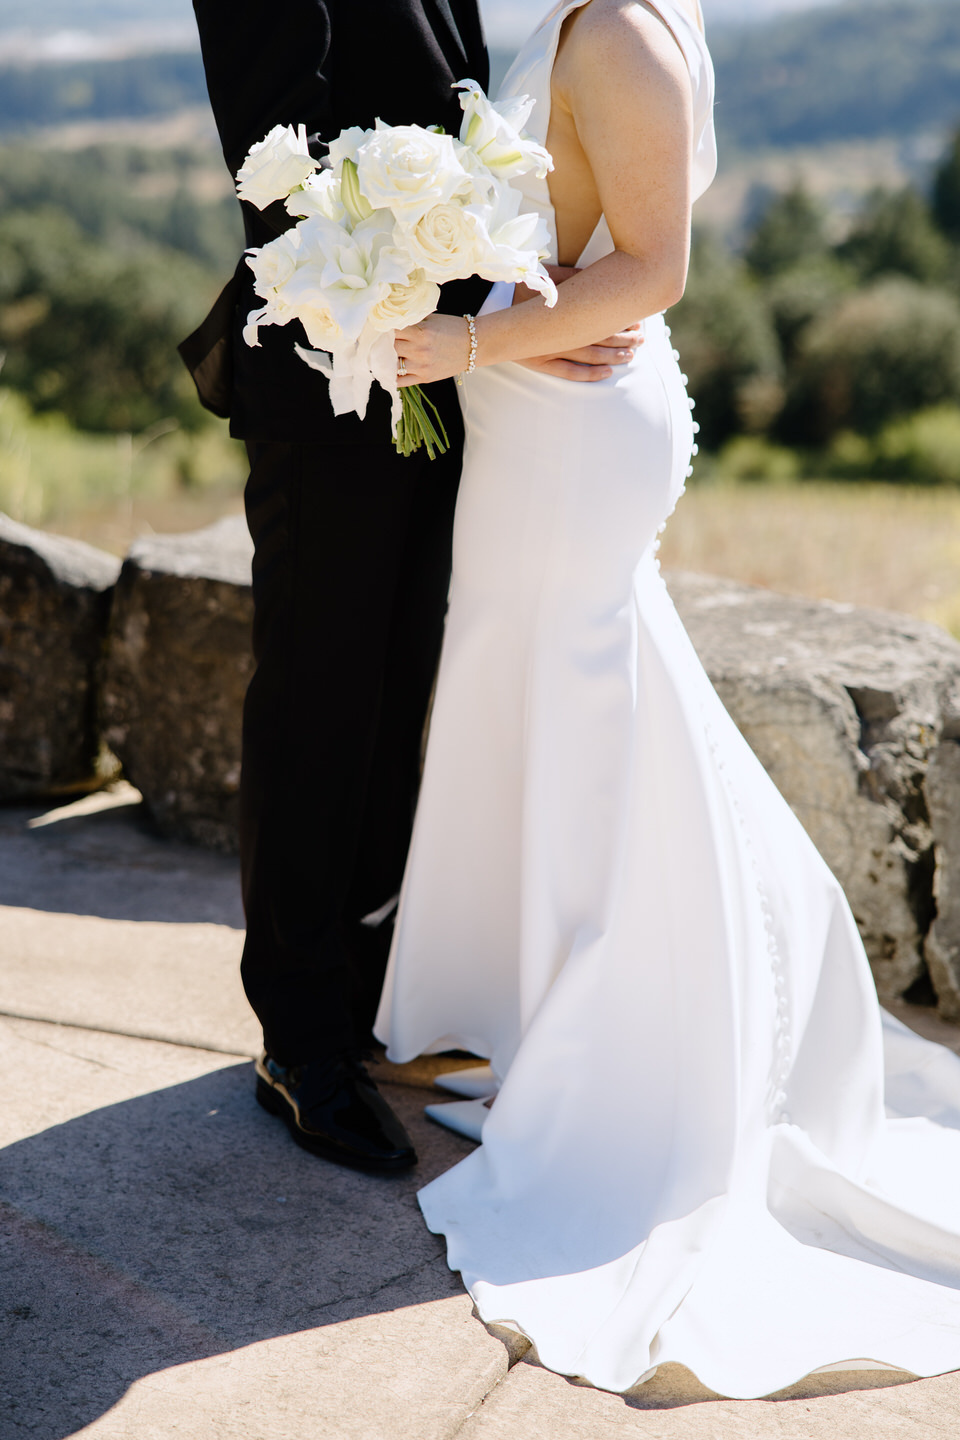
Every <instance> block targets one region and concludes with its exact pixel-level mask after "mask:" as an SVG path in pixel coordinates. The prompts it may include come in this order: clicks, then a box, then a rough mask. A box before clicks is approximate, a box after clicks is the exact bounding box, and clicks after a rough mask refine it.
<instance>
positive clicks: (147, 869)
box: [0, 802, 244, 930]
mask: <svg viewBox="0 0 960 1440" xmlns="http://www.w3.org/2000/svg"><path fill="white" fill-rule="evenodd" d="M54 803H56V802H51V803H48V804H46V805H43V804H37V805H33V806H25V805H3V806H0V905H14V906H24V907H26V908H27V909H32V910H47V911H55V912H60V913H67V914H72V915H97V916H100V917H101V918H102V919H104V920H161V921H167V922H172V923H174V924H184V923H204V922H206V923H208V924H214V925H229V926H231V927H233V928H234V929H237V930H242V929H243V923H244V922H243V909H242V906H241V903H240V873H239V863H238V861H237V860H235V859H233V858H232V857H230V856H226V855H214V854H211V853H210V852H209V851H205V850H201V849H199V848H198V847H197V846H195V845H187V844H183V843H181V842H179V841H176V840H167V839H164V838H162V837H161V836H160V835H158V833H157V831H156V829H155V828H154V826H153V824H152V822H151V821H150V819H149V817H148V816H147V813H146V809H145V807H144V805H143V804H142V803H141V804H131V805H124V806H122V807H119V808H116V809H107V810H101V811H98V812H97V813H95V814H90V815H75V816H69V817H67V818H64V819H59V820H56V822H55V823H51V824H45V825H43V826H41V827H39V828H32V827H31V825H30V822H31V821H36V820H38V819H40V818H42V817H43V816H44V815H45V814H48V813H49V812H50V810H51V804H54Z"/></svg>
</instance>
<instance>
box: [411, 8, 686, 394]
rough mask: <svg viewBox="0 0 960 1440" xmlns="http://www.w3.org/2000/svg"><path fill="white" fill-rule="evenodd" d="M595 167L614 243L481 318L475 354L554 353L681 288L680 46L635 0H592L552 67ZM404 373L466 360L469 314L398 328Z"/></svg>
mask: <svg viewBox="0 0 960 1440" xmlns="http://www.w3.org/2000/svg"><path fill="white" fill-rule="evenodd" d="M554 83H555V88H556V90H558V91H559V92H560V97H561V99H562V102H563V103H564V104H565V105H566V106H567V108H568V109H569V112H570V115H571V117H572V119H573V122H574V124H575V126H576V131H577V135H578V137H579V141H580V144H581V146H582V148H583V152H584V155H585V156H586V159H587V161H588V163H589V165H590V168H591V170H592V172H593V176H594V180H595V183H596V188H597V194H598V197H599V200H600V205H601V208H602V211H603V213H604V215H605V216H606V219H607V223H608V225H609V227H610V233H611V235H612V237H613V242H614V245H615V247H616V248H615V250H614V251H613V253H612V254H611V255H608V256H606V257H605V258H604V259H603V260H600V261H598V262H597V263H596V264H595V265H590V266H589V267H588V268H587V269H585V270H582V271H580V272H579V273H578V274H577V275H575V276H573V278H572V279H570V280H567V281H566V283H565V284H564V285H563V286H561V288H560V298H559V300H558V302H557V304H556V306H555V307H554V308H553V309H552V310H550V309H547V307H546V306H545V305H544V303H543V302H542V300H540V299H539V298H538V299H536V300H529V301H526V302H525V303H524V304H522V305H515V306H514V307H513V308H512V309H510V310H502V311H498V312H496V313H494V314H491V315H484V316H481V317H480V319H479V320H478V322H477V339H478V354H477V363H478V365H495V364H498V363H500V362H502V361H505V360H525V359H527V358H529V357H532V356H539V355H545V354H548V353H552V354H557V353H560V352H564V351H569V350H572V349H576V348H578V347H580V346H587V345H590V344H591V342H593V341H594V340H595V339H596V337H597V336H598V335H606V334H610V335H612V334H614V333H615V332H617V331H621V330H623V329H625V328H626V327H627V326H628V325H629V324H630V323H631V322H632V321H634V320H635V319H636V317H637V316H638V315H655V314H658V313H659V312H660V311H661V310H665V309H667V308H669V306H671V305H674V304H675V303H676V302H677V301H678V300H679V299H680V296H681V295H682V294H683V287H684V284H685V281H686V273H687V263H688V259H689V245H690V160H691V150H692V132H693V120H692V100H691V92H690V79H689V74H688V71H687V66H686V62H685V60H684V58H683V55H682V53H681V51H680V49H679V46H678V45H677V42H676V41H675V40H674V38H673V36H672V35H671V34H670V32H669V30H668V29H667V28H666V26H665V25H664V24H663V22H662V21H661V20H660V19H659V18H658V17H657V16H656V15H654V14H653V13H652V12H651V11H650V10H648V9H647V8H646V7H645V6H643V5H637V4H635V3H630V0H593V4H591V5H589V6H588V7H587V8H586V9H585V10H584V11H582V12H581V14H580V16H579V17H578V21H577V24H576V25H575V26H574V27H573V29H572V31H571V33H570V35H569V38H568V40H567V42H566V43H565V44H564V47H563V52H562V55H561V59H560V60H559V61H558V65H557V71H556V74H555V77H554ZM397 351H398V353H399V354H400V355H402V356H403V357H404V360H405V362H406V370H407V377H406V383H408V384H415V383H418V382H419V383H423V382H427V381H431V380H439V379H443V378H446V377H447V376H449V375H454V374H456V373H458V371H460V370H462V369H464V367H465V365H466V360H467V354H468V351H469V341H468V334H467V327H466V323H465V322H464V321H463V320H459V319H457V318H456V317H451V316H433V317H431V319H429V320H427V321H424V323H423V324H422V325H419V326H414V327H412V328H411V329H409V330H404V331H401V332H400V334H399V335H398V337H397Z"/></svg>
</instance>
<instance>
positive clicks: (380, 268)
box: [284, 213, 411, 341]
mask: <svg viewBox="0 0 960 1440" xmlns="http://www.w3.org/2000/svg"><path fill="white" fill-rule="evenodd" d="M298 229H299V230H300V233H301V236H302V241H301V247H302V254H303V257H304V262H305V263H304V264H303V266H302V268H301V269H298V271H297V273H296V274H295V275H294V276H293V278H292V279H291V280H289V281H288V282H287V285H286V287H285V292H284V294H285V298H286V299H288V301H289V302H290V303H291V304H293V305H295V306H298V305H300V304H301V303H302V301H303V300H307V299H308V298H309V300H310V301H311V302H313V301H315V300H316V299H317V298H318V297H319V294H320V293H322V296H323V303H324V306H325V307H326V310H327V311H328V313H329V314H330V316H331V317H332V319H333V320H334V322H335V323H336V324H337V325H338V326H339V327H340V329H341V330H342V332H343V335H344V338H345V339H346V340H347V341H355V340H357V339H359V336H360V333H361V331H362V330H363V327H364V325H365V324H366V323H367V319H368V317H369V314H370V312H371V310H372V309H373V308H374V306H376V305H378V304H380V302H381V301H382V300H385V299H386V298H387V296H388V295H389V293H390V288H391V286H392V285H403V284H406V282H407V279H408V277H409V274H410V269H411V266H410V262H409V260H408V259H406V258H405V257H404V256H403V254H402V253H401V252H400V251H399V250H397V249H396V247H395V245H394V226H393V217H392V216H391V215H389V214H382V213H380V214H375V215H372V216H371V217H370V218H369V219H368V220H363V221H361V222H360V224H359V225H357V227H356V228H355V229H354V230H353V232H352V233H351V232H350V231H348V230H346V229H345V228H344V227H343V226H342V225H336V224H334V223H333V222H332V221H330V220H327V219H325V218H324V217H323V216H319V215H317V216H313V217H311V218H310V219H309V220H304V221H302V222H301V224H300V225H299V227H298Z"/></svg>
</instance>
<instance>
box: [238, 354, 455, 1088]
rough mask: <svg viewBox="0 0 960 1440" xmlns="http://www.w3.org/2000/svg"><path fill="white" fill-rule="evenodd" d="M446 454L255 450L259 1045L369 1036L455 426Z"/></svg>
mask: <svg viewBox="0 0 960 1440" xmlns="http://www.w3.org/2000/svg"><path fill="white" fill-rule="evenodd" d="M432 390H433V392H434V399H435V400H436V402H437V403H438V406H439V407H440V409H441V413H442V415H443V418H444V422H445V424H446V427H447V431H448V434H449V437H450V451H449V453H448V454H446V455H444V456H442V457H439V458H437V459H436V460H433V461H431V460H429V459H428V458H427V454H426V451H425V450H421V451H420V452H418V454H416V455H414V456H411V457H409V458H406V459H405V458H403V457H402V456H399V455H397V454H396V452H395V450H394V448H393V444H392V441H391V440H390V438H389V435H388V433H387V432H386V429H385V433H384V440H383V443H382V444H381V443H373V444H330V443H325V442H324V443H315V444H293V443H281V442H274V441H269V442H248V451H249V456H250V465H251V470H250V479H249V481H248V484H247V490H246V510H247V520H248V524H249V527H250V532H251V534H252V536H253V540H254V546H255V554H254V563H253V597H254V654H255V658H256V670H255V672H254V676H253V679H252V681H251V683H250V687H249V691H248V694H247V699H246V705H245V709H244V730H243V773H242V780H241V858H242V870H243V897H244V907H245V910H246V916H247V939H246V944H245V947H244V953H243V964H242V975H243V983H244V987H245V989H246V992H247V997H248V999H249V1000H250V1003H251V1005H252V1006H253V1008H254V1010H255V1011H256V1013H257V1015H258V1017H259V1019H260V1021H261V1023H262V1025H263V1031H264V1040H265V1044H266V1047H267V1049H268V1050H269V1051H270V1053H271V1054H272V1055H273V1056H274V1057H275V1058H276V1059H277V1060H279V1061H280V1062H281V1063H283V1064H298V1063H301V1062H302V1061H305V1060H310V1059H315V1058H321V1057H323V1056H326V1055H329V1054H332V1053H335V1052H338V1051H341V1050H343V1049H345V1048H349V1047H351V1046H352V1045H354V1044H356V1043H361V1044H362V1043H363V1042H364V1041H365V1040H366V1038H367V1037H368V1035H369V1031H370V1027H371V1025H372V1022H373V1018H374V1015H375V1013H376V1006H377V1002H378V999H379V994H380V989H381V986H382V983H383V975H384V969H385V965H386V959H387V952H388V949H389V943H390V936H391V930H392V920H387V921H386V922H385V923H383V924H381V925H380V926H379V927H377V928H371V927H370V926H364V925H362V924H361V923H360V922H361V920H362V919H363V917H365V916H368V915H370V913H371V912H374V911H376V910H378V909H380V908H381V907H383V906H385V905H387V903H388V902H389V901H390V900H391V898H392V897H393V896H395V895H396V894H397V892H398V890H399V888H400V881H401V878H402V875H403V868H404V864H405V860H406V854H407V848H408V845H409V841H410V832H411V826H412V821H413V811H414V806H415V803H416V794H417V789H418V784H419V774H420V758H421V740H422V732H423V725H424V719H425V716H426V712H427V708H428V704H429V699H430V693H431V689H432V685H433V680H434V675H435V672H436V665H437V661H438V658H439V653H440V644H441V640H442V634H443V623H444V617H445V613H446V602H447V590H448V587H449V580H450V563H451V537H452V530H453V514H454V506H455V503H456V493H457V484H458V481H459V476H460V463H461V456H462V444H463V430H462V422H461V418H460V411H459V407H458V405H457V401H456V393H455V389H454V385H453V382H452V381H450V382H445V384H444V385H442V386H434V387H432Z"/></svg>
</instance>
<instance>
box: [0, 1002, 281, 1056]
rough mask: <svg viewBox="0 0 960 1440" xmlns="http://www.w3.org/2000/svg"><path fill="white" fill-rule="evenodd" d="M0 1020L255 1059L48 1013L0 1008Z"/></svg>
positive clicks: (248, 1053) (219, 1048)
mask: <svg viewBox="0 0 960 1440" xmlns="http://www.w3.org/2000/svg"><path fill="white" fill-rule="evenodd" d="M0 1020H27V1021H29V1022H30V1023H31V1024H33V1025H57V1026H59V1027H60V1028H61V1029H63V1030H86V1031H89V1032H90V1033H91V1034H93V1035H119V1036H121V1037H122V1038H123V1039H124V1040H150V1041H152V1042H153V1043H154V1044H155V1045H174V1046H176V1047H177V1048H178V1049H180V1050H200V1051H203V1052H204V1053H205V1054H207V1055H229V1056H230V1057H231V1059H233V1060H255V1059H256V1058H257V1057H256V1055H255V1054H253V1052H252V1051H249V1050H229V1049H226V1048H225V1047H224V1046H222V1045H210V1044H203V1045H201V1044H200V1043H199V1042H198V1041H196V1040H172V1039H171V1038H170V1036H169V1035H157V1034H155V1033H153V1032H151V1031H149V1030H117V1029H114V1028H113V1027H112V1026H110V1025H87V1024H84V1022H83V1021H82V1020H52V1019H51V1018H50V1016H49V1015H28V1014H26V1012H25V1011H22V1010H0Z"/></svg>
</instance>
